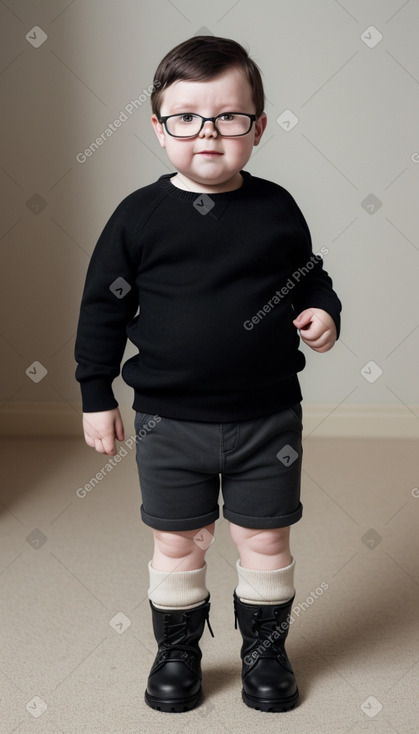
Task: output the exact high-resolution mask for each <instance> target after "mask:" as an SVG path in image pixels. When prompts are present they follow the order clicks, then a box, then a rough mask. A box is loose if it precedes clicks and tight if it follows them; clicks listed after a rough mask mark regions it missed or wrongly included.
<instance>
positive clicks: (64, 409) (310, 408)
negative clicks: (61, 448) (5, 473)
mask: <svg viewBox="0 0 419 734" xmlns="http://www.w3.org/2000/svg"><path fill="white" fill-rule="evenodd" d="M120 409H121V413H122V418H123V420H124V424H125V433H126V435H127V436H130V435H131V433H132V431H133V421H134V411H133V410H132V408H131V407H130V406H129V405H124V406H121V407H120ZM303 413H304V416H303V422H304V431H303V436H304V437H306V438H307V437H308V436H310V437H313V438H314V437H315V438H325V437H329V438H419V406H418V405H411V406H409V407H406V406H404V405H366V404H359V405H356V404H348V405H345V404H342V405H338V406H335V405H333V404H313V403H303ZM0 436H2V437H4V438H6V437H31V438H43V437H45V438H46V437H51V438H53V437H54V438H64V437H73V438H76V437H80V438H82V436H83V434H82V410H81V404H80V403H58V402H50V403H46V402H44V403H29V402H28V403H23V402H21V403H19V402H9V403H6V404H5V405H4V406H3V408H1V409H0Z"/></svg>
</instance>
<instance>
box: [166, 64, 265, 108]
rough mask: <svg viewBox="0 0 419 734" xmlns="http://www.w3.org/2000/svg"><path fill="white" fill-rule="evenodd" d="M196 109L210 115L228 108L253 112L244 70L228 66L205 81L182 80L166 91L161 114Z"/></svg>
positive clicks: (250, 93)
mask: <svg viewBox="0 0 419 734" xmlns="http://www.w3.org/2000/svg"><path fill="white" fill-rule="evenodd" d="M193 108H199V110H200V111H201V112H202V113H204V112H206V113H208V114H210V113H212V112H215V111H222V110H225V111H226V110H227V108H228V109H230V110H231V111H236V112H240V111H242V112H249V113H251V112H254V102H253V99H252V89H251V87H250V84H249V81H248V79H247V78H246V76H245V74H244V72H243V71H242V70H241V69H229V70H228V71H225V72H223V73H222V74H220V75H219V76H216V77H214V78H213V79H207V80H206V81H186V80H180V81H177V82H174V83H173V84H171V85H170V87H167V89H165V91H164V92H163V102H162V105H161V111H162V114H165V115H167V114H169V113H172V112H177V111H183V112H185V111H189V112H190V111H194V110H193ZM215 108H217V110H215ZM233 108H234V110H233ZM197 111H198V109H197Z"/></svg>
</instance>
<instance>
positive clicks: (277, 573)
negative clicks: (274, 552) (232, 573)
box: [236, 558, 295, 604]
mask: <svg viewBox="0 0 419 734" xmlns="http://www.w3.org/2000/svg"><path fill="white" fill-rule="evenodd" d="M236 568H237V573H238V576H239V583H238V586H237V588H236V594H237V596H238V597H239V599H240V601H242V602H244V603H246V602H247V603H248V604H285V602H287V601H289V600H290V599H292V597H293V596H294V594H295V589H294V568H295V559H294V558H293V560H292V563H291V565H289V566H286V567H285V568H275V569H274V570H272V571H256V570H254V569H250V568H243V567H242V566H241V565H240V560H238V561H237V563H236Z"/></svg>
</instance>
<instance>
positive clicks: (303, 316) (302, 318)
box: [292, 308, 313, 329]
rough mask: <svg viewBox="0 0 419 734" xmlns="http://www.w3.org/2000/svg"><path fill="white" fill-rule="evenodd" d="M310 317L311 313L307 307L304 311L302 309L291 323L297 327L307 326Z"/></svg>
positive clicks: (310, 319) (311, 317)
mask: <svg viewBox="0 0 419 734" xmlns="http://www.w3.org/2000/svg"><path fill="white" fill-rule="evenodd" d="M312 319H313V314H312V312H311V311H310V309H308V308H307V309H306V310H305V311H302V312H301V313H300V314H299V315H298V316H297V318H296V319H294V321H293V322H292V323H293V324H294V326H296V327H297V329H302V328H303V327H304V326H307V325H308V324H309V323H310V321H312Z"/></svg>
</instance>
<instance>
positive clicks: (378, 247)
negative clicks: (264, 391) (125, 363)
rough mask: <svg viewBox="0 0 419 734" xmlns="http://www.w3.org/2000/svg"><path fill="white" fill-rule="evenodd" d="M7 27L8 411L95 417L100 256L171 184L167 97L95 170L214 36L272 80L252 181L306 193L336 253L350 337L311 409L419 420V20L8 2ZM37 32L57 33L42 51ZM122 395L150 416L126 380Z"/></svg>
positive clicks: (319, 378) (278, 5)
mask: <svg viewBox="0 0 419 734" xmlns="http://www.w3.org/2000/svg"><path fill="white" fill-rule="evenodd" d="M0 24H1V27H2V43H1V45H0V94H1V98H2V102H3V106H2V116H1V122H2V125H1V127H2V134H1V146H2V152H1V167H2V168H1V170H0V182H1V186H2V195H1V203H2V217H1V224H0V237H1V246H0V258H1V260H0V271H1V277H2V288H1V293H2V311H1V314H2V316H1V327H0V335H1V337H2V338H1V340H0V343H1V345H2V373H3V378H2V380H1V383H0V393H1V400H2V401H3V407H2V410H0V413H1V412H2V411H3V415H4V414H5V413H4V411H6V412H7V411H9V412H10V411H11V410H12V409H13V407H14V406H19V405H22V404H28V403H37V404H39V403H45V404H49V405H50V404H51V403H55V402H57V403H58V404H63V405H64V404H65V405H72V406H74V405H75V404H76V405H77V403H78V401H79V391H78V385H77V384H76V383H75V380H74V369H75V364H74V360H73V347H74V337H75V330H76V324H77V317H78V309H79V303H80V297H81V292H82V287H83V282H84V277H85V273H86V268H87V265H88V261H89V256H90V254H91V252H92V250H93V247H94V245H95V243H96V240H97V237H98V235H99V233H100V231H101V229H102V227H103V226H104V224H105V222H106V220H107V218H108V217H109V216H110V214H111V212H112V211H113V209H114V207H115V206H116V205H117V204H118V203H119V201H120V200H121V199H122V198H123V197H124V196H125V195H126V194H128V193H129V192H130V191H132V190H134V189H136V188H138V187H140V186H143V185H146V184H147V183H149V182H151V181H153V180H155V179H156V178H157V177H158V176H160V175H161V174H163V173H165V172H167V171H169V170H171V169H170V164H168V162H167V160H166V158H165V154H164V151H162V149H161V148H160V147H159V145H158V143H157V140H156V139H155V137H154V133H153V131H152V129H151V125H150V122H149V117H150V106H149V102H148V100H147V101H146V102H145V103H143V104H141V105H140V106H139V108H138V109H137V110H134V111H132V113H131V114H128V115H127V117H128V119H127V120H126V121H124V122H123V123H121V126H120V127H119V128H118V129H117V130H116V131H115V132H114V134H113V135H112V136H111V137H110V138H108V139H107V140H106V142H105V143H104V144H103V145H102V146H101V147H100V148H99V149H98V150H97V151H96V152H94V154H93V155H92V156H91V157H90V158H87V159H86V161H85V162H83V163H81V162H78V161H77V159H76V156H77V154H79V153H81V152H83V151H84V150H85V149H86V148H87V147H88V146H89V145H90V144H91V143H92V142H94V141H95V139H96V138H97V137H98V136H99V135H100V134H101V133H102V132H103V131H104V130H105V129H106V128H107V127H108V123H110V122H113V121H114V120H115V119H116V118H118V116H119V115H120V113H121V111H124V108H126V106H127V105H130V103H131V102H132V100H134V99H135V98H137V99H138V98H139V95H141V94H142V93H143V90H144V89H146V88H147V87H148V86H149V85H150V84H151V83H152V80H153V74H154V71H155V68H156V66H157V63H158V62H159V60H160V58H161V57H162V56H163V55H164V54H165V53H166V51H167V50H169V49H170V48H171V47H173V46H174V45H175V44H177V43H179V42H180V41H182V40H184V39H186V38H188V37H190V36H192V35H195V34H197V33H198V32H207V33H213V34H214V35H221V36H227V37H232V38H234V39H236V40H237V41H239V42H241V43H243V44H245V45H246V46H247V47H248V48H249V51H250V53H251V55H252V56H253V58H254V59H255V60H256V61H257V63H258V64H259V65H260V67H261V69H262V71H263V77H264V82H265V88H266V95H267V98H268V102H267V106H266V111H267V114H268V118H269V123H268V128H267V130H266V133H265V136H264V139H263V142H262V144H261V146H260V147H259V148H255V153H254V156H253V158H252V159H251V161H249V164H248V166H247V169H248V170H249V171H250V172H252V173H253V174H255V175H257V176H262V177H265V178H268V179H272V180H274V181H276V182H278V183H280V184H282V185H283V186H285V187H286V188H288V189H289V190H290V191H291V193H292V194H293V195H294V197H295V198H296V200H297V202H298V203H299V204H300V206H301V208H302V210H303V212H304V214H305V216H306V218H307V220H308V223H309V225H310V228H311V231H312V236H313V243H314V249H315V251H318V250H319V249H320V247H327V248H328V250H329V254H328V255H327V256H326V257H325V267H326V269H327V270H329V272H330V273H331V274H332V277H333V280H334V283H335V287H336V290H337V291H338V293H339V295H340V297H341V300H342V301H343V304H344V312H343V329H342V337H341V340H340V342H339V343H338V344H337V345H336V347H335V348H334V350H333V351H332V352H330V353H328V354H326V355H317V354H315V353H314V352H311V351H310V350H308V349H305V347H303V349H304V351H305V352H306V354H307V357H308V367H307V368H306V370H305V372H304V373H303V375H302V377H301V381H302V386H303V391H304V395H305V401H306V403H307V404H310V403H325V404H329V405H331V404H332V405H337V404H342V405H344V404H347V405H360V407H361V404H369V405H378V404H386V405H389V406H400V407H403V406H404V405H405V404H406V405H409V406H412V405H416V406H417V405H419V383H418V377H417V375H418V340H419V329H418V326H419V310H418V285H417V280H418V277H417V276H418V250H419V234H418V216H417V213H418V203H419V197H418V177H419V137H418V119H419V50H418V49H419V46H418V43H417V28H418V27H419V3H417V2H413V1H411V2H408V3H406V2H403V0H375V2H374V1H371V2H368V3H365V2H363V0H342V2H337V1H333V0H321V1H317V2H312V0H288V1H280V2H277V1H276V0H259V2H256V3H255V2H253V0H239V2H234V1H233V0H229V2H221V0H211V2H210V3H198V2H193V0H176V1H175V2H172V1H170V2H166V1H163V0H158V1H157V2H156V1H154V2H135V1H134V0H125V1H123V2H117V1H116V0H75V1H74V2H68V0H55V2H53V1H52V0H39V1H38V2H31V1H29V0H26V1H25V0H18V1H16V2H12V0H7V1H6V2H4V3H1V4H0ZM35 26H39V27H40V28H41V29H42V31H43V32H44V33H45V34H46V35H47V39H46V40H45V41H44V42H43V43H42V44H41V45H39V47H38V48H36V47H35V46H34V45H32V44H33V43H35V44H37V43H39V41H40V40H42V36H41V35H40V32H39V31H38V30H35V31H32V32H31V29H33V28H34V27H35ZM370 26H374V27H375V29H378V30H375V29H372V31H367V29H368V28H369V27H370ZM203 28H204V29H205V30H204V31H203V30H202V29H203ZM365 31H367V32H366V33H365ZM378 31H379V32H380V33H381V34H382V39H381V40H380V41H379V42H378V43H376V45H375V46H374V47H370V46H372V45H373V44H374V42H376V41H377V40H378V38H379V36H378ZM27 34H29V40H27V39H26V35H27ZM361 36H363V38H364V40H362V37H361ZM365 41H367V42H368V43H365ZM368 44H369V45H368ZM140 99H141V98H140ZM287 109H289V110H292V112H293V113H294V115H295V116H296V117H297V118H298V124H296V125H295V127H294V128H293V129H290V130H289V131H286V130H285V129H283V127H281V125H280V124H279V123H278V121H277V119H278V118H280V120H281V119H285V120H287V119H290V118H289V114H288V113H286V114H285V115H284V117H281V115H282V113H283V112H284V110H287ZM125 114H127V111H126V110H125ZM370 194H374V195H375V197H377V199H378V200H380V202H381V206H380V207H379V208H377V210H376V211H374V213H370V212H369V211H368V209H367V208H365V207H366V206H367V204H368V201H369V200H367V202H366V203H364V206H363V204H362V202H364V200H365V199H366V198H367V197H368V196H369V195H370ZM33 197H35V198H33ZM42 207H44V208H42ZM132 353H133V352H132V351H131V349H130V348H129V347H128V350H127V354H132ZM35 361H37V362H40V363H41V365H43V366H44V367H45V369H46V370H47V373H46V375H45V376H44V377H43V379H41V380H40V381H39V382H34V381H33V380H32V379H31V378H30V377H29V376H27V374H26V373H25V372H26V370H27V369H28V368H29V367H30V365H32V364H33V362H35ZM370 361H373V362H374V363H376V365H378V367H375V366H374V365H373V366H372V370H371V369H369V368H368V367H367V368H366V370H363V368H364V367H365V365H368V363H370ZM378 368H379V369H380V370H382V374H381V375H380V376H379V377H378V378H377V375H378V374H379V370H378ZM363 372H364V373H366V376H368V377H369V380H370V381H369V380H367V379H366V377H365V376H364V375H363ZM32 373H33V374H35V372H34V369H33V368H32ZM37 375H39V376H40V375H41V373H40V372H39V368H38V371H37ZM376 378H377V379H376ZM371 380H374V381H371ZM116 392H117V396H118V399H119V400H120V402H121V403H122V404H127V405H130V404H131V397H132V396H131V391H130V389H129V388H127V387H126V386H125V385H124V384H123V383H122V381H121V379H120V378H119V379H118V380H117V383H116ZM403 409H404V410H407V408H404V407H403Z"/></svg>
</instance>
